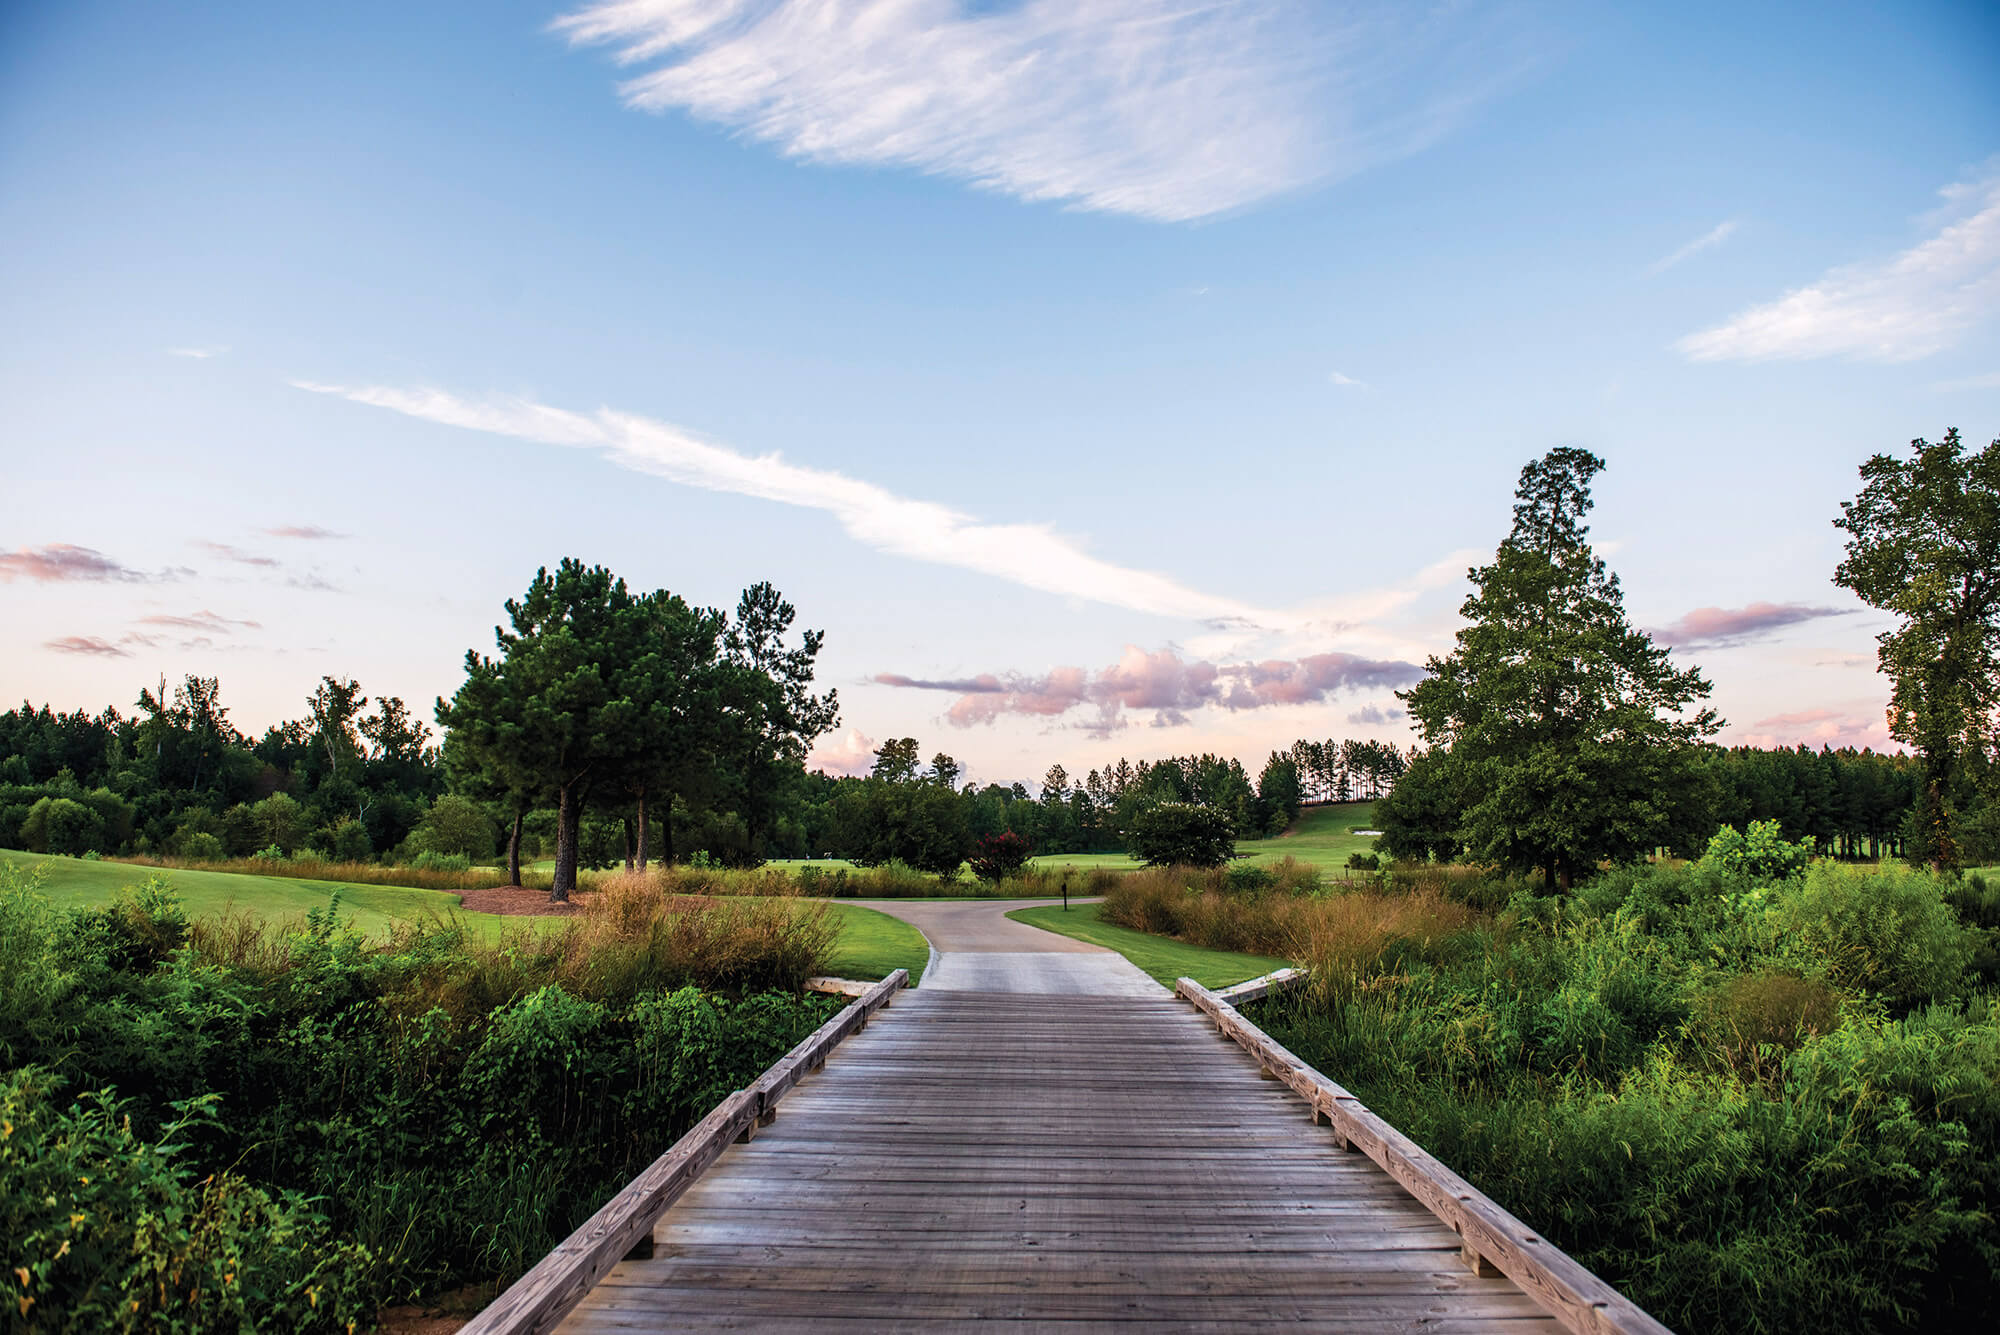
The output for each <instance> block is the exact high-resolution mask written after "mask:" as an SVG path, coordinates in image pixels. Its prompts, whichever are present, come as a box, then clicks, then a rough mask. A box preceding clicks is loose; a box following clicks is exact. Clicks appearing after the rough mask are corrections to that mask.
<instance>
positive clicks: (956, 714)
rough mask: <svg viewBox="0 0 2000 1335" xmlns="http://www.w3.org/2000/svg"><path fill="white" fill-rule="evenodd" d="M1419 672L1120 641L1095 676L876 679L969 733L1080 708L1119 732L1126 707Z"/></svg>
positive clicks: (1252, 695)
mask: <svg viewBox="0 0 2000 1335" xmlns="http://www.w3.org/2000/svg"><path fill="white" fill-rule="evenodd" d="M1422 676H1423V669H1422V668H1420V667H1418V666H1417V665H1416V664H1414V663H1403V662H1394V661H1386V660H1379V659H1369V658H1361V657H1358V656H1356V655H1354V654H1344V653H1330V654H1310V655H1307V656H1306V657H1303V658H1298V659H1267V660H1265V661H1262V662H1256V663H1224V664H1216V663H1211V662H1208V661H1206V660H1202V659H1195V660H1188V659H1185V658H1183V657H1182V656H1181V655H1180V653H1179V652H1177V651H1176V650H1174V649H1171V648H1169V649H1159V650H1155V651H1153V652H1151V653H1148V652H1147V651H1145V650H1143V649H1140V648H1138V647H1136V646H1134V645H1127V646H1126V647H1125V652H1124V654H1123V656H1121V657H1120V658H1119V660H1118V662H1116V663H1114V664H1113V665H1112V666H1110V667H1107V668H1105V669H1103V670H1102V671H1099V672H1094V673H1093V672H1088V671H1086V670H1084V669H1083V668H1080V667H1058V668H1054V669H1052V670H1050V671H1049V672H1046V673H1043V674H1041V675H1040V676H1028V675H1023V674H1020V673H1008V674H1005V675H1001V674H995V673H980V674H979V675H977V676H972V677H959V678H945V679H941V680H933V679H925V678H920V677H907V676H904V675H902V674H901V673H896V672H883V673H879V674H877V675H876V676H875V677H874V681H875V682H877V683H878V684H880V685H883V686H896V687H902V688H904V689H908V690H921V691H944V692H949V693H951V694H954V695H957V696H958V699H957V700H955V701H954V702H953V703H952V705H951V707H950V709H948V710H947V711H946V712H945V720H946V722H948V723H950V724H952V725H953V726H955V727H960V728H969V727H973V726H975V725H977V724H982V723H992V722H994V721H996V720H997V719H999V718H1001V717H1003V716H1005V715H1009V714H1013V715H1021V716H1025V717H1031V718H1044V719H1055V718H1060V717H1062V716H1063V715H1066V714H1068V713H1069V712H1070V711H1071V710H1074V709H1079V708H1090V709H1094V710H1095V713H1094V715H1092V716H1091V717H1089V718H1088V719H1086V720H1085V722H1084V723H1083V726H1084V727H1086V728H1089V729H1090V730H1092V731H1094V732H1107V731H1110V730H1112V729H1115V728H1121V727H1124V726H1125V722H1124V712H1125V711H1126V710H1139V709H1145V710H1151V711H1153V722H1154V723H1155V724H1164V725H1168V726H1172V725H1177V724H1181V723H1185V722H1187V721H1188V717H1187V716H1188V714H1189V713H1190V712H1191V711H1194V710H1199V709H1207V708H1216V709H1224V710H1229V711H1232V712H1234V711H1236V710H1244V709H1267V708H1271V707H1273V706H1278V705H1303V704H1316V703H1318V702H1320V701H1323V700H1326V699H1328V698H1330V697H1331V696H1334V695H1336V694H1338V693H1340V692H1342V691H1352V690H1370V689H1381V688H1385V687H1392V686H1407V685H1409V684H1410V683H1411V682H1413V681H1416V680H1418V679H1419V678H1421V677H1422Z"/></svg>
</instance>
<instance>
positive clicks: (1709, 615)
mask: <svg viewBox="0 0 2000 1335" xmlns="http://www.w3.org/2000/svg"><path fill="white" fill-rule="evenodd" d="M1854 610H1855V609H1854V608H1851V607H1809V606H1807V605H1806V604H1804V603H1751V604H1750V605H1749V606H1747V607H1697V608H1695V609H1694V610H1693V611H1692V612H1689V613H1688V614H1687V615H1686V616H1684V617H1682V618H1681V619H1680V620H1678V621H1676V622H1673V623H1672V624H1670V625H1666V626H1661V627H1659V628H1658V629H1655V630H1651V631H1648V632H1647V633H1648V634H1650V635H1651V636H1652V637H1653V638H1654V639H1656V640H1658V641H1659V642H1660V643H1662V644H1668V645H1672V646H1673V647H1674V648H1676V649H1727V648H1730V647H1732V646H1734V645H1738V644H1742V643H1744V642H1746V641H1749V640H1756V639H1762V638H1763V637H1765V636H1767V635H1774V634H1776V633H1777V632H1778V631H1781V630H1783V629H1784V628H1785V627H1787V626H1796V625H1799V624H1800V623H1801V622H1806V621H1817V620H1819V619H1820V618H1821V617H1838V616H1847V615H1849V614H1850V613H1852V612H1853V611H1854Z"/></svg>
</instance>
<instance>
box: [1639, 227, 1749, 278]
mask: <svg viewBox="0 0 2000 1335" xmlns="http://www.w3.org/2000/svg"><path fill="white" fill-rule="evenodd" d="M1735 230H1736V224H1735V223H1734V222H1724V223H1717V224H1716V225H1715V226H1714V227H1712V228H1710V229H1709V230H1708V231H1706V232H1703V233H1702V234H1701V235H1700V236H1698V237H1696V238H1695V239H1694V240H1692V241H1690V242H1688V243H1687V244H1686V245H1685V246H1682V247H1681V248H1680V249H1679V250H1677V251H1675V252H1674V253H1673V254H1671V255H1665V256H1662V257H1661V258H1659V259H1657V260H1654V261H1653V262H1652V263H1651V264H1649V265H1647V266H1646V273H1647V274H1648V276H1651V275H1653V274H1662V273H1665V272H1666V271H1667V270H1669V269H1671V268H1673V267H1674V266H1675V265H1676V264H1679V263H1680V262H1681V261H1682V260H1684V259H1687V258H1689V257H1690V256H1693V255H1699V254H1700V253H1701V252H1702V251H1704V250H1707V249H1708V248H1709V247H1710V246H1718V245H1721V244H1722V243H1723V242H1724V241H1727V240H1728V239H1729V234H1730V233H1731V232H1734V231H1735Z"/></svg>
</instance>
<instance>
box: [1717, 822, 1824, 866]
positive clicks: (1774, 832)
mask: <svg viewBox="0 0 2000 1335" xmlns="http://www.w3.org/2000/svg"><path fill="white" fill-rule="evenodd" d="M1811 861H1812V848H1811V847H1810V846H1809V845H1807V844H1803V843H1797V844H1793V843H1787V842H1786V841H1785V836H1784V833H1783V831H1782V829H1781V828H1780V827H1779V825H1778V822H1776V821H1774V820H1756V821H1751V822H1750V828H1749V829H1748V830H1747V831H1742V832H1739V831H1738V830H1737V828H1736V827H1735V826H1734V825H1725V826H1723V827H1722V828H1721V829H1719V830H1717V831H1716V832H1715V835H1714V837H1713V838H1711V839H1710V840H1709V841H1708V850H1707V851H1706V852H1704V853H1703V854H1702V855H1701V863H1700V866H1701V868H1702V869H1703V870H1704V871H1706V872H1708V873H1710V874H1711V875H1714V876H1723V877H1730V878H1736V879H1746V880H1755V881H1783V880H1787V879H1789V878H1791V877H1793V876H1797V875H1799V874H1801V873H1802V872H1804V871H1805V869H1806V864H1807V863H1809V862H1811Z"/></svg>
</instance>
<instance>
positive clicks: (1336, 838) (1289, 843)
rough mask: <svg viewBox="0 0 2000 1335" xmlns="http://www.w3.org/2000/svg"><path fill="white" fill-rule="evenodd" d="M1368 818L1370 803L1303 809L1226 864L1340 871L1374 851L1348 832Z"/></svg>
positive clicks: (1120, 858)
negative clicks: (1294, 862) (1287, 825)
mask: <svg viewBox="0 0 2000 1335" xmlns="http://www.w3.org/2000/svg"><path fill="white" fill-rule="evenodd" d="M1374 820H1375V804H1374V803H1373V802H1342V803H1340V804H1339V805H1338V806H1330V807H1309V808H1308V809H1306V810H1305V811H1302V812H1300V813H1299V818H1298V819H1297V820H1295V821H1293V822H1292V828H1291V829H1289V830H1287V831H1285V832H1284V833H1283V834H1281V835H1279V836H1278V837H1277V838H1275V839H1244V840H1241V841H1239V842H1238V843H1237V845H1236V851H1237V853H1238V854H1239V857H1238V858H1237V860H1236V862H1235V863H1234V864H1232V865H1235V866H1243V865H1246V864H1247V865H1250V866H1259V865H1262V864H1265V863H1272V862H1277V861H1279V860H1280V859H1282V858H1288V857H1291V858H1297V859H1298V860H1299V861H1300V862H1304V863H1309V864H1311V865H1312V866H1315V867H1318V868H1319V869H1320V870H1321V871H1322V872H1325V873H1329V874H1335V873H1340V872H1343V871H1345V870H1346V868H1347V858H1348V855H1349V854H1351V853H1372V852H1374V851H1375V836H1374V835H1372V834H1356V833H1354V831H1356V830H1372V829H1374V828H1375V825H1374ZM1029 861H1030V862H1031V863H1032V864H1033V865H1034V866H1036V867H1039V868H1042V869H1043V870H1047V869H1049V868H1058V867H1075V868H1076V869H1078V870H1079V871H1088V870H1090V869H1091V868H1093V867H1109V868H1111V869H1112V870H1113V871H1133V870H1136V869H1137V868H1138V866H1139V863H1137V862H1135V861H1133V860H1132V859H1131V858H1130V857H1128V856H1126V855H1125V854H1123V853H1045V854H1043V855H1042V856H1040V857H1036V858H1030V859H1029Z"/></svg>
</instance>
